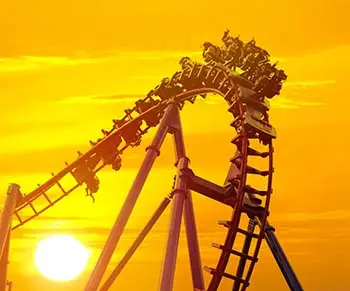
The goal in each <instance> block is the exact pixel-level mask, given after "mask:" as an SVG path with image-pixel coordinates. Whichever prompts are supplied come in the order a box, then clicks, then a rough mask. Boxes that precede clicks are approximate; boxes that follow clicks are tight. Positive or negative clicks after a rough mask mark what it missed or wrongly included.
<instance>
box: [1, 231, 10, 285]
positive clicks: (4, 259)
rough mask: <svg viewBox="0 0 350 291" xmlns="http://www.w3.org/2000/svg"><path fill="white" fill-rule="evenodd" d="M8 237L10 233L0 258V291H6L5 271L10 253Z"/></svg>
mask: <svg viewBox="0 0 350 291" xmlns="http://www.w3.org/2000/svg"><path fill="white" fill-rule="evenodd" d="M10 236H11V232H9V233H8V235H7V237H6V243H5V248H4V251H3V253H2V257H1V258H0V291H6V290H7V269H8V264H9V252H10Z"/></svg>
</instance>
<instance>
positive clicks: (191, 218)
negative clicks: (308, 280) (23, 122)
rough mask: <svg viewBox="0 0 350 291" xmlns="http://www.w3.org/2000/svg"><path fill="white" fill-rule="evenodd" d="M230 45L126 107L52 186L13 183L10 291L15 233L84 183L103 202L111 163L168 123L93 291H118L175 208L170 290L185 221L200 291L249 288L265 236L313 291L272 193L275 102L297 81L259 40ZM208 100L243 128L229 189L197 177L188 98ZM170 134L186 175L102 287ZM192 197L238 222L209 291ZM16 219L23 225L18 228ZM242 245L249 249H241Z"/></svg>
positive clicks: (4, 240) (289, 276)
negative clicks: (188, 133) (296, 264)
mask: <svg viewBox="0 0 350 291" xmlns="http://www.w3.org/2000/svg"><path fill="white" fill-rule="evenodd" d="M222 41H223V46H221V47H218V46H215V45H213V44H211V43H209V42H206V43H204V51H203V58H204V61H205V62H206V64H201V63H197V62H194V61H192V60H191V59H190V58H188V57H184V58H182V59H181V61H180V65H181V71H178V72H176V73H175V74H174V75H173V76H172V77H171V78H165V79H163V80H162V82H161V83H160V85H158V86H157V87H156V88H154V89H153V90H151V91H150V92H149V93H148V94H147V96H146V97H145V98H144V99H140V100H139V101H137V102H136V104H135V107H134V108H132V109H127V110H125V113H126V114H125V116H124V117H123V118H122V119H120V120H114V126H113V128H112V130H110V131H107V130H102V132H103V134H104V137H103V138H101V139H99V140H98V141H97V142H90V143H91V146H92V148H91V150H89V151H88V152H87V153H85V154H82V153H80V152H78V154H79V157H78V159H77V160H76V161H74V162H73V163H71V164H68V163H66V167H65V168H64V169H63V170H62V171H61V172H59V173H58V174H52V176H53V177H52V178H51V179H49V180H48V181H47V182H46V183H44V184H43V185H38V188H36V189H35V190H34V191H32V192H31V193H29V194H27V195H22V194H21V193H20V191H19V186H18V185H16V184H11V185H10V187H9V190H8V195H7V198H6V202H5V205H4V209H3V212H2V215H1V221H0V259H1V260H0V291H5V290H7V280H6V274H7V263H8V251H9V242H10V230H11V229H12V230H14V229H16V228H18V227H20V226H22V225H24V224H25V223H27V222H28V221H30V220H31V219H33V218H35V217H37V216H38V215H40V214H41V213H42V212H44V211H45V210H46V209H48V208H50V207H51V206H53V205H54V204H56V203H57V202H58V201H60V200H61V199H62V198H63V197H65V196H67V195H69V194H70V193H71V192H72V191H74V190H75V189H76V188H78V187H79V186H81V185H85V188H86V192H87V195H89V196H91V197H92V198H93V199H94V196H93V194H94V193H96V192H97V191H98V188H99V179H98V178H97V176H96V174H97V172H98V171H99V170H101V169H102V168H104V167H105V166H108V165H109V166H111V167H112V169H114V170H119V169H120V168H121V155H122V153H123V152H124V151H125V150H126V149H127V148H128V147H135V146H138V145H139V144H140V143H141V138H142V135H143V134H145V133H147V131H148V129H149V128H151V127H155V126H157V125H159V126H158V130H157V133H156V134H155V137H154V139H153V142H152V143H151V145H149V146H148V147H147V148H146V151H147V153H146V156H145V159H144V160H143V163H142V165H141V167H140V169H139V172H138V173H137V176H136V178H135V180H134V183H133V184H132V186H131V188H130V191H129V193H128V195H127V198H126V200H125V202H124V204H123V207H122V209H121V211H120V213H119V215H118V217H117V219H116V221H115V223H114V226H113V228H112V230H111V233H110V235H109V237H108V240H107V242H106V244H105V246H104V248H103V250H102V253H101V255H100V257H99V260H98V262H97V264H96V266H95V268H94V270H93V272H92V274H91V277H90V279H89V281H88V282H87V285H86V287H85V291H96V290H99V291H106V290H109V288H110V287H111V286H112V284H113V282H114V281H115V280H116V278H117V276H118V275H119V274H120V272H121V271H122V269H123V268H124V267H125V265H126V264H127V262H128V261H129V260H130V258H131V257H132V255H133V254H134V253H135V251H136V250H137V248H138V246H139V245H140V244H141V243H142V241H143V240H144V238H145V237H146V236H147V234H148V233H149V232H150V230H151V229H152V227H153V226H154V225H155V223H156V222H157V220H158V218H159V217H160V216H161V214H162V213H163V212H164V210H165V209H166V208H167V206H168V205H169V204H170V203H171V202H172V209H171V217H170V224H169V234H168V239H167V245H166V251H165V256H164V262H163V267H162V272H161V278H160V284H159V290H160V291H171V290H173V282H174V274H175V266H176V257H177V251H178V243H179V236H180V227H181V222H182V216H184V221H185V227H186V236H187V242H188V249H189V259H190V266H191V273H192V286H193V290H197V291H204V290H207V291H216V290H221V288H220V284H221V281H222V279H223V278H228V279H231V280H232V281H233V282H232V290H233V291H240V290H246V289H247V288H248V286H249V282H250V278H251V276H252V272H253V269H254V266H255V264H256V262H257V261H258V254H259V250H260V246H261V243H262V241H263V240H264V239H265V240H266V242H267V244H268V246H269V247H270V249H271V252H272V254H273V256H274V258H275V259H276V261H277V264H278V266H279V268H280V269H281V272H282V274H283V276H284V277H285V280H286V282H287V284H288V286H289V287H290V289H291V290H293V291H300V290H303V289H302V287H301V285H300V283H299V281H298V279H297V277H296V275H295V274H294V272H293V269H292V268H291V266H290V264H289V262H288V260H287V257H286V255H285V254H284V252H283V250H282V248H281V246H280V244H279V243H278V240H277V237H276V235H275V233H274V231H275V230H274V228H273V227H272V226H271V225H270V224H269V223H268V221H267V217H268V215H269V203H270V197H271V193H272V174H273V159H272V158H273V147H272V140H273V139H274V138H275V137H276V133H275V130H274V128H273V127H272V125H271V124H270V123H269V118H268V110H269V104H268V100H267V98H272V97H274V96H275V95H278V94H279V92H280V89H281V87H282V82H283V81H284V80H285V79H286V77H287V76H286V75H285V74H284V72H283V71H282V70H278V69H277V68H276V64H274V65H271V64H270V62H269V54H268V53H267V52H266V51H265V50H263V49H261V48H260V47H258V46H256V45H255V41H254V40H253V41H250V42H248V43H246V44H244V43H243V42H242V41H241V40H240V39H239V38H238V37H232V36H230V35H229V32H228V31H226V32H225V33H224V36H223V37H222ZM239 70H240V72H238V71H239ZM208 93H214V94H218V95H221V96H222V97H223V98H224V100H225V101H226V102H227V103H228V106H229V109H228V111H229V112H230V113H232V115H233V118H234V121H233V122H232V123H231V126H232V127H233V128H234V129H235V130H236V136H235V137H234V139H233V140H232V143H233V144H234V145H235V146H236V152H235V154H234V156H233V158H232V159H231V160H230V163H231V165H230V168H229V170H228V173H227V176H226V179H225V183H224V185H218V184H216V183H213V182H211V181H209V180H206V179H204V178H202V177H199V176H197V175H196V174H195V173H194V172H193V171H192V170H191V169H190V167H189V165H190V161H189V158H188V157H187V156H186V150H185V145H184V137H183V132H182V126H181V121H180V110H182V108H183V106H184V104H185V102H186V101H188V102H190V103H194V102H195V100H196V97H197V96H198V95H199V96H201V97H203V98H205V97H206V95H207V94H208ZM167 134H171V135H172V137H173V141H174V147H175V153H176V163H175V166H176V169H177V170H176V176H175V178H174V184H173V189H172V191H171V193H170V195H168V196H167V197H165V198H164V199H163V201H162V202H161V203H160V205H159V207H158V208H157V209H156V211H155V213H154V214H153V215H152V216H151V218H150V219H149V221H148V222H147V223H146V225H145V227H144V228H143V229H142V231H141V232H140V234H139V236H138V237H137V238H136V240H135V241H134V243H133V244H132V245H131V246H130V248H129V250H128V251H127V253H126V254H125V256H124V257H123V258H122V259H121V261H120V262H119V264H118V265H117V266H116V267H115V269H114V270H113V272H112V273H111V274H110V276H109V277H108V279H107V280H106V282H104V283H103V284H102V283H101V280H102V278H103V276H104V275H105V271H106V269H107V266H108V265H109V262H110V259H111V257H112V255H113V252H114V251H115V249H116V247H117V245H118V242H119V240H120V239H121V236H122V233H123V230H124V228H125V225H126V223H127V221H128V219H129V217H130V215H131V213H132V211H133V209H134V206H135V203H136V201H137V199H138V197H139V194H140V192H141V190H142V188H143V185H144V183H145V182H146V179H147V177H148V174H149V172H150V170H151V168H152V166H153V163H154V161H155V160H156V158H157V156H159V154H160V149H161V146H162V143H163V141H164V139H165V137H166V135H167ZM263 163H264V164H265V167H266V169H263V170H260V169H259V165H261V164H263ZM256 165H258V166H256ZM67 175H71V176H73V177H74V179H75V180H76V182H77V183H76V185H75V186H73V187H71V188H66V187H65V186H64V185H63V182H62V179H63V178H64V177H65V176H67ZM254 176H255V177H259V178H260V179H263V184H264V185H265V186H264V188H263V189H262V188H261V186H260V187H257V186H253V185H252V184H254V183H257V179H254ZM260 184H261V183H260ZM49 191H51V192H53V191H54V192H57V191H58V192H59V193H60V195H59V196H58V198H56V199H52V198H51V197H52V196H50V193H49ZM192 191H193V192H196V193H199V194H202V195H204V196H206V197H208V198H210V199H212V200H214V201H216V202H217V203H221V204H223V205H224V206H227V207H231V208H232V216H231V219H230V220H227V221H219V225H222V226H224V227H226V228H227V235H226V239H225V242H224V243H223V244H218V243H213V247H215V248H218V249H219V250H220V251H221V255H220V258H219V261H218V263H217V265H216V267H215V268H214V267H206V266H205V267H204V269H205V270H206V271H208V272H209V273H211V274H212V278H211V280H210V283H209V285H208V286H205V284H204V280H203V273H202V269H203V268H202V262H201V255H200V250H199V243H198V237H197V229H196V222H195V215H194V206H193V202H192V196H191V192H192ZM38 198H44V199H45V200H46V201H47V204H46V205H44V206H43V205H36V204H38V203H37V202H38ZM39 207H40V208H39ZM24 210H30V211H31V214H29V215H28V214H26V215H25V214H23V212H24ZM12 214H14V215H15V217H16V218H17V221H16V222H14V223H13V225H12V228H11V217H12ZM237 242H241V245H240V248H239V247H238V245H239V243H238V244H237ZM229 260H230V261H232V262H234V264H235V265H236V269H233V270H232V267H231V266H230V267H228V262H229ZM11 287H12V283H11V284H10V285H9V288H11ZM9 290H10V289H9Z"/></svg>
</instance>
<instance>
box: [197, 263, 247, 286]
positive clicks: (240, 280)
mask: <svg viewBox="0 0 350 291" xmlns="http://www.w3.org/2000/svg"><path fill="white" fill-rule="evenodd" d="M204 270H205V271H207V272H208V273H210V274H212V275H214V274H215V273H216V272H217V271H216V269H214V268H211V267H208V266H204ZM221 275H222V276H223V277H225V278H228V279H231V280H234V281H236V282H239V283H244V284H245V285H246V286H248V285H249V283H248V282H246V280H244V279H242V278H239V277H236V276H234V275H231V274H228V273H225V272H222V273H221Z"/></svg>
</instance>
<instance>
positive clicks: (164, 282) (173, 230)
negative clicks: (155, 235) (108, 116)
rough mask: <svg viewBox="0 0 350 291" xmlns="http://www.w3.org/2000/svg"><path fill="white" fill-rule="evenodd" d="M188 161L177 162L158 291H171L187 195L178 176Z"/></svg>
mask: <svg viewBox="0 0 350 291" xmlns="http://www.w3.org/2000/svg"><path fill="white" fill-rule="evenodd" d="M187 163H188V159H187V158H185V157H181V158H180V159H179V161H178V175H177V177H176V181H175V189H174V191H173V193H174V199H173V205H172V206H173V207H172V209H171V217H170V224H169V234H168V241H167V246H166V251H165V259H164V263H163V269H162V273H161V280H160V291H172V290H173V284H174V275H175V265H176V257H177V250H178V246H179V238H180V229H181V220H182V210H183V205H184V200H185V195H186V194H187V189H186V184H185V181H184V179H183V178H184V177H183V176H181V175H180V169H181V168H184V167H186V166H187Z"/></svg>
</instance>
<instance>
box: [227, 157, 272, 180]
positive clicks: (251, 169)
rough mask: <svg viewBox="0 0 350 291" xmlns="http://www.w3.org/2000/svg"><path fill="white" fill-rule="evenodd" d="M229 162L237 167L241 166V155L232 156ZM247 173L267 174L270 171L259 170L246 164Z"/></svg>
mask: <svg viewBox="0 0 350 291" xmlns="http://www.w3.org/2000/svg"><path fill="white" fill-rule="evenodd" d="M230 162H231V163H234V164H235V165H236V166H237V167H241V157H240V156H236V157H233V158H232V159H231V160H230ZM247 173H248V174H255V175H261V176H267V175H268V174H269V173H270V172H269V171H260V170H258V169H256V168H254V167H251V166H249V165H247Z"/></svg>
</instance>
